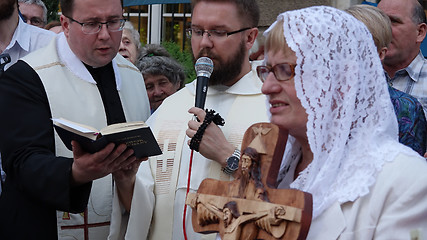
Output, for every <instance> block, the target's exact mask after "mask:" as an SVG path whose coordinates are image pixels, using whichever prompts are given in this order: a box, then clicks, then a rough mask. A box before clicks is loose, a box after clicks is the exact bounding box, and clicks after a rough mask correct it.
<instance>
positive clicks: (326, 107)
mask: <svg viewBox="0 0 427 240" xmlns="http://www.w3.org/2000/svg"><path fill="white" fill-rule="evenodd" d="M281 19H283V21H284V24H283V28H284V35H285V39H286V41H287V43H288V45H289V47H290V48H291V49H292V50H293V51H294V52H295V53H296V56H297V66H296V69H295V88H296V91H297V96H298V98H299V99H300V100H301V103H302V105H303V107H304V108H305V109H306V111H307V114H308V122H307V137H308V140H309V144H310V147H311V150H312V152H313V161H312V163H311V164H310V165H309V166H308V167H307V168H306V169H305V170H304V171H303V172H301V174H300V175H299V176H298V178H297V179H296V180H295V181H294V182H293V183H292V184H291V187H292V188H296V189H300V190H302V191H306V192H309V193H311V194H312V195H313V205H314V206H313V218H316V217H317V216H319V215H320V214H321V213H322V212H323V211H324V210H325V209H327V208H328V207H329V206H331V205H332V204H333V203H334V202H336V201H338V202H340V203H344V202H348V201H354V200H355V199H356V198H359V197H362V196H365V195H366V194H368V193H369V187H370V186H372V185H373V184H374V183H375V181H376V177H377V175H378V173H379V172H380V171H381V169H382V166H383V164H384V162H386V161H392V160H393V159H394V158H395V156H396V154H397V153H399V152H407V153H408V154H414V152H412V151H411V150H409V149H408V148H406V147H404V146H403V145H401V144H399V143H398V140H397V139H398V126H397V120H396V118H395V114H394V110H393V107H392V103H391V101H390V96H389V93H388V90H387V85H386V81H385V79H384V73H383V69H382V66H381V62H380V59H379V57H378V53H377V50H376V47H375V45H374V42H373V40H372V37H371V35H370V33H369V31H368V30H367V28H366V27H365V26H364V25H363V24H362V23H361V22H359V21H357V20H356V19H355V18H353V17H352V16H350V15H349V14H347V13H345V12H343V11H341V10H338V9H335V8H332V7H326V6H317V7H310V8H305V9H300V10H295V11H289V12H285V13H282V14H280V15H279V16H278V18H277V20H281ZM276 23H277V21H276V22H275V23H274V24H273V25H272V26H271V27H270V28H269V29H268V30H267V31H266V33H265V34H268V32H269V31H270V29H271V28H272V27H273V26H274V25H275V24H276Z"/></svg>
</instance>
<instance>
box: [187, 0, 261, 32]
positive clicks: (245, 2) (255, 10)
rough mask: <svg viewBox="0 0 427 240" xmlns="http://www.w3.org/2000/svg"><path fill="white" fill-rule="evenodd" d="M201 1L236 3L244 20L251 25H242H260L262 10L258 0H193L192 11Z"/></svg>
mask: <svg viewBox="0 0 427 240" xmlns="http://www.w3.org/2000/svg"><path fill="white" fill-rule="evenodd" d="M200 2H227V3H234V4H235V5H236V7H237V10H238V13H239V17H240V18H241V19H242V22H243V23H245V22H246V23H247V24H249V26H242V27H258V23H259V16H260V10H259V7H258V4H257V2H256V0H191V12H193V10H194V7H195V6H196V5H197V4H198V3H200Z"/></svg>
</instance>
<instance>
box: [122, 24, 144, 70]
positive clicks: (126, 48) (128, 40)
mask: <svg viewBox="0 0 427 240" xmlns="http://www.w3.org/2000/svg"><path fill="white" fill-rule="evenodd" d="M139 38H140V36H139V33H138V31H137V30H136V29H135V28H134V27H133V25H132V23H131V22H125V26H124V27H123V33H122V41H121V43H120V48H119V53H120V55H122V56H123V57H124V58H126V59H127V60H129V61H130V62H131V63H133V64H135V65H136V62H137V60H138V58H139V52H140V51H141V41H140V40H139Z"/></svg>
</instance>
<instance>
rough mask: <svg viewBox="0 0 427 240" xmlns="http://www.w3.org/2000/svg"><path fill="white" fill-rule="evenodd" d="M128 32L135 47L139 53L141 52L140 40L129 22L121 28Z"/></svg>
mask: <svg viewBox="0 0 427 240" xmlns="http://www.w3.org/2000/svg"><path fill="white" fill-rule="evenodd" d="M125 29H126V30H129V32H130V34H131V35H132V39H133V42H134V43H135V45H136V48H137V50H138V52H139V51H141V40H140V36H139V32H138V31H137V30H136V29H135V28H134V27H133V25H132V23H131V22H128V21H126V22H125V26H124V27H123V30H125Z"/></svg>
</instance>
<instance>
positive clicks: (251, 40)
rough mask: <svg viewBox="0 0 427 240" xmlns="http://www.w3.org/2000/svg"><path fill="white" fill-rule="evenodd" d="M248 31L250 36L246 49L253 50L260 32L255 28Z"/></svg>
mask: <svg viewBox="0 0 427 240" xmlns="http://www.w3.org/2000/svg"><path fill="white" fill-rule="evenodd" d="M247 31H248V32H249V34H248V37H247V41H246V48H247V49H251V48H252V46H253V45H254V43H255V39H256V37H257V36H258V32H259V30H258V28H256V27H254V28H251V29H249V30H247Z"/></svg>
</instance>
